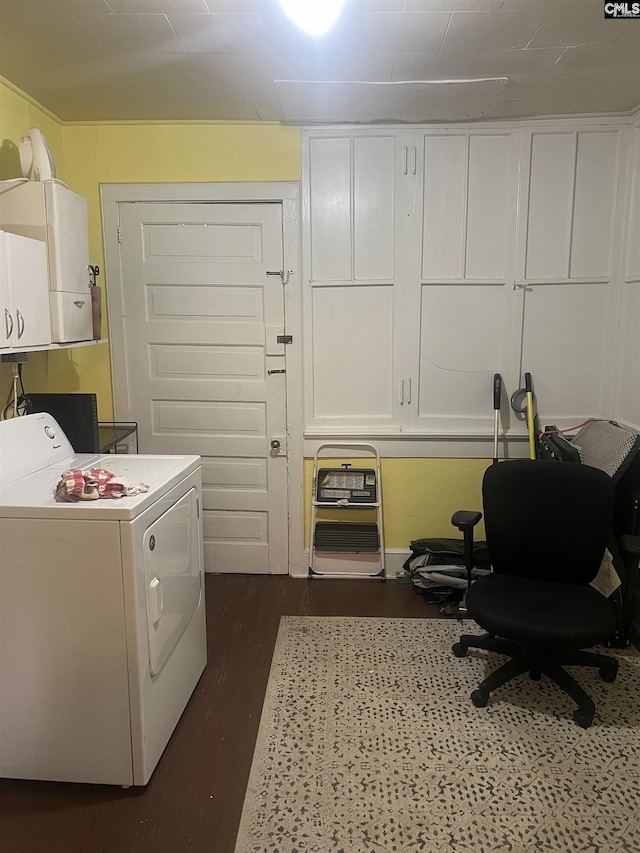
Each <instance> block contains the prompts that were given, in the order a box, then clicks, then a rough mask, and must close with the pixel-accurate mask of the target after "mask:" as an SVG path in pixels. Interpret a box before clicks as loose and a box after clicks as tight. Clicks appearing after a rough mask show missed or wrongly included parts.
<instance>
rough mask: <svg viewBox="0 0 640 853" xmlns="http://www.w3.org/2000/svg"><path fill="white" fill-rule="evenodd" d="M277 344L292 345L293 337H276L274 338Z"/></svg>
mask: <svg viewBox="0 0 640 853" xmlns="http://www.w3.org/2000/svg"><path fill="white" fill-rule="evenodd" d="M276 343H277V344H292V343H293V335H278V336H277V338H276Z"/></svg>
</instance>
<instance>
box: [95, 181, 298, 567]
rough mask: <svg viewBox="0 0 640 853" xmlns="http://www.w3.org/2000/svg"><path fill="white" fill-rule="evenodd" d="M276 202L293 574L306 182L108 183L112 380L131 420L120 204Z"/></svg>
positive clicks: (118, 409)
mask: <svg viewBox="0 0 640 853" xmlns="http://www.w3.org/2000/svg"><path fill="white" fill-rule="evenodd" d="M136 202H139V203H147V202H153V203H166V204H172V203H179V202H196V203H197V202H213V203H216V202H218V203H223V204H224V203H231V204H242V203H251V202H255V203H268V202H272V203H276V204H280V205H282V245H283V254H284V271H285V278H287V276H288V281H287V284H286V286H285V289H284V324H285V331H286V333H287V334H288V335H292V336H293V343H292V344H291V345H290V346H289V347H288V349H287V355H286V365H287V373H286V377H285V379H286V406H287V501H288V538H289V565H288V572H289V574H290V575H298V576H300V575H301V574H303V573H304V572H305V557H304V512H303V505H304V499H303V498H304V468H303V465H304V456H303V453H304V449H303V441H302V433H303V415H302V388H303V384H302V322H301V309H300V305H301V298H300V296H301V288H302V282H301V280H300V271H301V262H300V185H299V184H298V183H297V182H295V181H286V182H273V183H271V182H264V183H263V182H260V183H257V182H256V183H235V182H233V183H231V182H230V183H198V184H173V183H167V184H102V185H101V186H100V205H101V209H102V223H103V226H102V228H103V242H104V259H105V279H106V281H107V286H106V301H107V308H108V315H109V350H110V354H111V383H112V394H113V405H114V415H115V418H116V420H128V419H129V391H128V388H129V382H128V374H127V359H126V341H125V332H124V310H123V306H124V298H123V296H124V294H123V280H122V261H121V255H120V243H119V239H118V238H119V227H120V222H119V205H120V204H125V203H133V204H135V203H136Z"/></svg>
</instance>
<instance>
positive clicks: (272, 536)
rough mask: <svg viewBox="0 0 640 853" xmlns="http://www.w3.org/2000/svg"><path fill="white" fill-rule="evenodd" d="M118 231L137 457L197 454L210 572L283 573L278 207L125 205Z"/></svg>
mask: <svg viewBox="0 0 640 853" xmlns="http://www.w3.org/2000/svg"><path fill="white" fill-rule="evenodd" d="M120 222H121V231H122V271H123V291H124V314H125V334H126V358H127V374H128V383H129V411H130V414H129V417H130V418H131V419H132V420H135V421H137V422H138V426H139V444H140V451H141V452H143V453H168V454H173V453H177V454H181V453H197V454H200V455H201V456H202V457H203V460H202V474H203V499H204V517H203V530H204V551H205V569H206V570H207V571H214V572H271V573H286V571H287V569H288V561H287V488H286V486H287V483H286V463H287V460H286V410H285V377H284V375H283V372H284V369H285V358H284V353H285V348H284V345H283V344H282V343H280V344H278V343H277V341H276V337H277V335H278V334H282V333H283V331H284V330H283V322H284V315H283V310H284V308H283V285H282V279H281V277H280V275H279V274H276V275H267V273H268V272H272V273H278V272H279V271H280V270H282V263H283V249H282V211H281V206H280V205H277V204H262V205H261V204H213V203H205V204H188V203H170V204H151V203H144V204H143V203H140V204H122V205H120ZM269 371H271V372H269ZM273 440H275V441H279V442H280V452H277V451H274V450H272V449H271V441H273Z"/></svg>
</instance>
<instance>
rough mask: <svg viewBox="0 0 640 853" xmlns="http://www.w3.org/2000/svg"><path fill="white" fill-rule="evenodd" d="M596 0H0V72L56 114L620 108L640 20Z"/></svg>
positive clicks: (634, 94) (636, 77) (428, 115)
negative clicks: (293, 11)
mask: <svg viewBox="0 0 640 853" xmlns="http://www.w3.org/2000/svg"><path fill="white" fill-rule="evenodd" d="M603 5H604V4H603V0H347V3H346V5H345V8H344V11H343V12H342V15H341V17H340V19H339V21H338V24H337V26H336V27H335V29H334V30H333V31H332V32H331V33H329V35H327V36H325V37H324V38H323V39H313V38H310V37H307V36H305V35H304V34H302V33H301V32H299V31H298V30H296V28H295V27H294V26H293V24H291V23H289V22H288V21H287V19H286V18H285V17H284V16H283V14H282V12H281V11H280V8H279V5H278V3H277V2H276V0H0V75H2V76H3V77H5V78H6V79H7V80H9V81H10V82H11V83H13V84H14V85H15V86H17V87H19V88H20V89H22V90H23V91H24V92H26V93H27V94H28V95H30V96H31V97H33V98H34V99H35V100H36V101H38V102H39V103H40V104H42V105H43V106H44V107H46V108H48V109H49V110H51V111H52V112H53V113H55V114H56V115H57V116H58V117H59V118H61V119H63V120H66V121H125V120H129V121H147V120H179V121H190V120H194V121H198V120H200V121H202V120H222V121H243V120H247V121H281V122H289V123H296V124H309V123H313V122H322V123H329V122H381V121H394V122H401V121H408V122H412V123H417V122H427V121H458V120H465V119H500V118H526V117H535V116H553V115H579V114H580V115H584V114H587V115H588V114H598V113H623V114H624V113H629V112H632V111H634V110H635V109H636V108H638V106H640V20H630V19H622V18H619V19H616V20H604V13H603Z"/></svg>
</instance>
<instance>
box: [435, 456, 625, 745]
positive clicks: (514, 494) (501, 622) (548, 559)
mask: <svg viewBox="0 0 640 853" xmlns="http://www.w3.org/2000/svg"><path fill="white" fill-rule="evenodd" d="M482 498H483V505H484V513H485V529H486V538H487V547H488V550H489V555H490V557H491V561H492V565H493V573H492V574H491V575H489V576H488V577H485V578H480V579H479V580H477V581H475V582H474V583H473V584H472V585H471V586H470V588H469V589H468V591H467V596H466V604H467V611H468V614H469V616H470V617H471V618H472V619H474V620H475V621H476V622H477V623H478V625H480V627H481V628H484V629H485V631H487V632H488V633H486V634H484V635H483V636H474V635H469V634H464V635H463V636H461V637H460V641H459V642H458V643H456V644H455V645H454V646H453V652H454V654H455V655H456V656H457V657H464V656H465V655H466V653H467V650H468V649H469V648H477V649H487V650H489V651H495V652H499V653H501V654H505V655H508V656H509V658H510V660H509V661H507V662H506V663H504V664H503V665H502V666H501V667H499V668H498V669H497V670H495V672H493V673H491V675H489V676H488V677H487V678H485V679H484V680H483V681H482V682H481V683H480V684H479V685H478V687H477V688H476V689H475V690H474V691H473V693H472V694H471V700H472V702H473V704H474V705H476V706H477V707H484V706H485V705H486V704H487V702H488V701H489V694H490V693H491V691H492V690H495V689H496V688H497V687H499V686H500V685H502V684H504V683H505V682H507V681H509V680H510V679H512V678H514V677H515V676H517V675H520V674H521V673H525V672H528V673H529V675H530V677H531V678H532V679H533V680H534V681H537V680H539V679H540V677H541V675H542V674H543V673H544V674H545V675H547V676H549V678H551V679H552V680H553V681H554V682H555V683H556V684H557V685H558V686H559V687H560V688H561V689H562V690H564V691H565V692H566V693H568V694H569V696H571V698H572V699H573V700H574V701H575V702H576V703H577V704H578V709H577V710H576V711H575V712H574V714H573V718H574V720H575V721H576V723H578V725H580V726H582V727H583V728H588V727H589V726H590V725H591V723H592V721H593V715H594V712H595V705H594V703H593V701H592V699H591V698H590V697H589V696H588V695H587V693H586V692H585V691H584V690H583V689H582V688H581V687H580V685H579V684H578V683H577V682H576V681H575V680H574V679H573V678H572V677H571V676H570V675H569V674H568V672H567V671H566V670H564V669H563V666H565V665H579V666H595V667H597V668H598V670H599V673H600V676H601V678H602V679H603V680H604V681H614V679H615V677H616V675H617V672H618V662H617V660H616V659H615V658H613V657H611V656H609V655H602V654H594V653H591V652H585V651H581V650H582V649H586V648H589V647H591V646H594V645H596V644H598V643H601V642H603V641H604V640H605V639H606V638H607V637H609V636H610V634H611V633H612V632H613V630H614V628H615V626H616V613H615V610H614V608H613V606H612V605H611V603H610V601H609V600H608V599H606V598H604V596H602V595H601V594H600V593H599V592H597V591H596V590H594V589H593V588H592V587H591V586H589V583H590V582H591V581H592V580H593V579H594V578H595V576H596V575H597V573H598V569H599V567H600V563H601V561H602V557H603V554H604V550H605V545H606V542H607V535H608V533H609V529H610V525H611V518H612V513H613V505H614V487H613V485H612V483H611V479H610V478H609V477H608V476H607V475H606V474H604V473H603V472H602V471H599V470H597V469H596V468H591V467H589V466H587V465H558V464H557V463H556V462H549V461H541V460H517V461H510V462H501V463H499V464H497V465H492V466H491V467H490V468H488V469H487V471H486V473H485V475H484V480H483V485H482ZM481 517H482V514H481V513H479V512H475V513H474V512H466V511H461V512H457V513H455V514H454V516H453V518H452V520H451V521H452V524H454V525H455V526H456V527H457V528H458V529H459V530H461V531H462V533H463V534H464V540H465V549H466V552H467V554H468V555H471V553H472V551H471V549H472V546H473V527H474V526H475V525H476V524H477V523H478V521H479V520H480V518H481ZM469 559H470V557H469Z"/></svg>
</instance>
